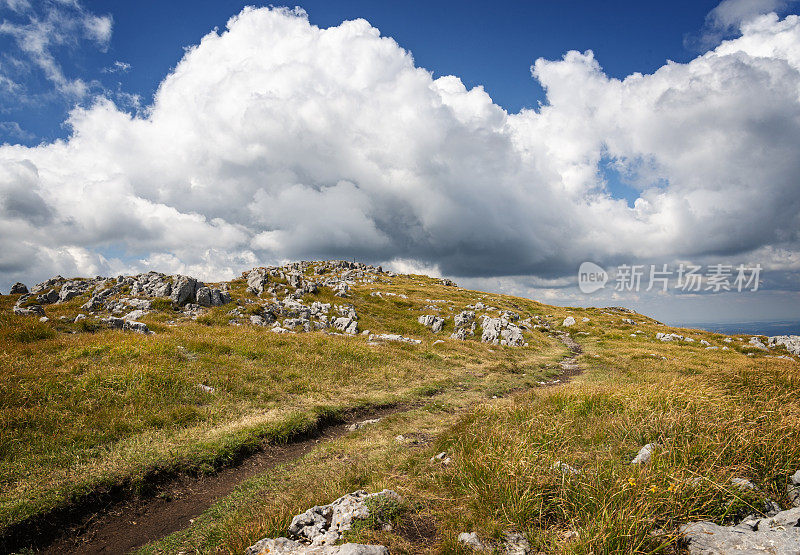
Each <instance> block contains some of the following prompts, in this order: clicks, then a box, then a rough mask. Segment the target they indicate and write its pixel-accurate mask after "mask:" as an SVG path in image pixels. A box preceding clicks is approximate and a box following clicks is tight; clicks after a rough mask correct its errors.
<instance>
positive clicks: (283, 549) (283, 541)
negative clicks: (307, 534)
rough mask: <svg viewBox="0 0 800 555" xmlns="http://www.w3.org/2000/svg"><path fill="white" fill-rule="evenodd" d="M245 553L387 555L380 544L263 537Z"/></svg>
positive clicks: (260, 554) (276, 554)
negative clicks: (331, 543) (323, 542)
mask: <svg viewBox="0 0 800 555" xmlns="http://www.w3.org/2000/svg"><path fill="white" fill-rule="evenodd" d="M244 553H245V555H273V554H274V555H283V554H287V555H288V554H289V553H291V554H293V555H389V550H388V549H387V548H386V547H384V546H382V545H365V544H361V543H346V544H343V545H316V546H310V545H305V544H302V543H300V542H296V541H294V540H290V539H288V538H275V539H272V538H264V539H263V540H261V541H259V542H258V543H256V544H255V545H251V546H250V547H248V548H247V550H246V551H245V552H244Z"/></svg>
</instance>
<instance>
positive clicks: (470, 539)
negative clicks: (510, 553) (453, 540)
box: [458, 532, 491, 552]
mask: <svg viewBox="0 0 800 555" xmlns="http://www.w3.org/2000/svg"><path fill="white" fill-rule="evenodd" d="M458 543H460V544H461V545H465V546H467V547H469V548H471V549H474V550H475V551H483V552H489V551H491V548H489V547H488V546H487V545H486V544H485V543H483V542H482V541H481V540H480V538H479V537H478V534H476V533H475V532H461V533H460V534H459V535H458Z"/></svg>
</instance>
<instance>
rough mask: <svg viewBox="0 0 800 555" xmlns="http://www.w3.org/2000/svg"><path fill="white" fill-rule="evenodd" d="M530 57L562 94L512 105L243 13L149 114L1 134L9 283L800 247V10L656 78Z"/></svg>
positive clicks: (528, 266) (525, 264) (178, 71)
mask: <svg viewBox="0 0 800 555" xmlns="http://www.w3.org/2000/svg"><path fill="white" fill-rule="evenodd" d="M109 29H110V28H109ZM96 35H97V36H98V37H99V38H102V36H103V34H102V33H101V32H98V33H96ZM532 73H533V78H536V79H538V80H539V81H540V82H541V84H542V85H543V87H544V88H545V90H546V93H547V102H546V103H545V104H544V105H543V106H542V107H541V108H540V109H537V110H524V111H522V112H520V113H518V114H509V113H507V112H506V111H505V110H503V109H502V108H501V107H500V106H498V105H496V104H494V102H493V101H492V99H491V98H490V97H489V95H488V94H487V93H486V92H485V91H484V90H483V88H481V87H475V88H472V89H467V88H466V87H465V86H464V84H463V83H462V82H461V80H460V79H459V78H458V77H455V76H446V77H441V78H438V79H434V78H433V77H432V75H431V73H430V72H429V71H427V70H425V69H424V68H420V67H417V66H416V65H415V63H414V59H413V57H412V54H411V53H409V52H407V51H406V50H404V49H403V48H402V47H401V46H400V45H398V44H397V43H396V42H395V41H394V40H392V39H391V38H388V37H383V36H381V35H380V32H379V31H378V29H376V28H374V27H372V26H371V25H370V24H369V23H368V22H367V21H364V20H355V21H346V22H344V23H342V24H341V25H339V26H336V27H330V28H327V29H321V28H318V27H316V26H313V25H311V24H309V22H308V19H307V17H306V16H305V14H304V13H303V12H302V11H290V10H286V9H270V8H262V9H255V8H246V9H244V10H243V11H242V12H241V13H240V14H239V15H237V16H235V17H233V18H232V19H231V20H230V21H229V22H228V25H227V28H226V29H225V30H224V31H222V32H218V31H212V32H210V33H209V34H207V35H206V36H205V37H203V39H202V40H201V41H200V43H199V44H198V45H196V46H194V47H192V48H190V49H188V50H187V52H186V54H185V56H184V57H183V59H182V60H181V61H180V63H179V64H178V65H177V66H176V67H175V69H174V70H173V71H172V72H171V73H170V74H169V75H167V76H166V77H165V79H164V80H163V82H162V83H161V85H160V87H159V89H158V92H157V94H156V96H155V99H154V101H153V103H152V105H151V106H149V107H147V108H145V109H143V110H141V111H139V112H138V113H137V115H135V116H134V115H131V114H129V113H126V112H125V111H124V110H122V109H121V108H120V107H118V106H117V105H115V104H114V103H113V102H112V101H111V100H108V99H105V98H100V99H98V100H97V101H96V102H95V103H94V104H93V105H91V106H89V107H83V108H76V109H75V110H73V112H72V113H71V115H70V118H69V122H68V123H69V125H70V126H71V128H72V133H71V135H70V137H69V138H68V139H65V140H59V141H56V142H54V143H52V144H46V145H41V146H37V147H32V148H29V147H23V146H19V145H5V146H0V253H2V254H0V283H9V282H11V281H12V280H16V279H20V278H26V279H27V280H28V281H31V280H32V279H31V278H33V279H38V278H43V277H46V276H47V275H48V274H53V273H56V272H61V273H65V274H67V273H69V274H74V273H77V274H92V273H97V272H100V273H103V272H107V273H110V272H118V271H123V270H139V269H151V268H153V269H160V270H164V271H187V272H188V271H191V272H193V273H195V274H197V275H199V276H201V277H205V278H214V277H220V278H222V277H231V276H232V275H234V274H235V273H237V272H239V271H241V270H242V269H245V268H247V267H252V266H253V265H255V264H257V263H269V262H272V261H278V260H284V259H297V258H322V257H325V258H328V257H343V258H352V257H356V258H359V259H363V260H370V261H374V262H387V261H395V265H396V266H397V267H401V266H402V267H409V268H410V267H422V268H436V270H437V272H441V273H442V274H443V275H450V276H475V277H481V276H482V277H491V276H496V277H497V276H499V277H502V276H520V275H533V276H538V278H537V280H538V281H536V280H534V282H536V283H542V284H552V283H558V279H559V278H563V277H564V276H567V275H572V273H573V271H574V270H575V269H576V268H577V266H578V264H579V263H580V262H581V261H583V260H586V259H591V260H594V261H596V262H599V263H607V264H609V263H618V262H619V261H625V262H628V263H630V262H631V261H633V260H637V259H640V260H644V259H659V260H661V261H664V262H668V261H670V260H676V259H689V258H698V259H699V258H709V257H710V258H713V257H719V256H738V257H747V256H750V255H752V254H753V253H758V252H764V249H772V250H773V251H774V252H780V253H785V256H783V257H776V260H796V257H797V253H798V250H799V249H798V246H799V242H798V230H800V225H798V224H800V221H798V214H799V213H800V211H799V210H798V209H800V187H798V185H799V183H798V177H797V176H798V175H800V156H798V154H799V153H798V145H800V18H798V17H797V16H788V17H786V18H785V19H780V18H778V16H776V15H774V14H772V15H764V16H760V17H756V18H755V19H751V20H749V22H748V23H745V24H743V26H742V28H741V36H739V37H737V38H735V39H732V40H729V41H726V42H723V43H722V44H720V45H719V46H717V47H716V48H715V49H714V50H711V51H709V52H707V53H705V54H703V55H701V56H699V57H697V58H696V59H694V60H692V61H691V62H689V63H687V64H677V63H673V62H668V63H666V64H665V65H664V66H663V67H661V68H659V69H658V70H657V71H655V72H654V73H653V74H650V75H642V74H633V75H630V76H628V77H626V78H625V79H622V80H620V79H614V78H611V77H609V76H607V75H606V74H605V73H604V72H603V70H602V67H601V65H600V62H599V61H598V60H596V59H595V57H594V55H593V53H592V52H591V51H587V52H574V51H573V52H568V53H567V54H565V55H564V57H563V58H562V59H560V60H544V59H540V60H537V61H536V62H535V64H534V66H533V68H532ZM609 161H610V163H613V164H614V166H615V167H617V168H620V169H621V170H622V171H624V173H625V174H626V175H628V176H629V177H630V179H631V184H632V186H633V187H634V188H635V189H636V190H637V191H638V192H639V196H640V198H639V199H638V200H637V201H636V202H635V204H634V207H633V208H630V207H629V206H628V204H627V203H626V202H625V201H624V200H619V199H615V198H613V197H612V196H611V195H610V193H609V192H608V190H607V189H606V185H605V182H604V178H603V176H602V172H601V169H600V168H601V165H602V164H604V163H606V164H607V163H609ZM112 253H113V254H112ZM783 267H784V268H786V267H788V263H787V265H784V266H783ZM542 280H544V281H542ZM548 280H549V281H548ZM553 280H556V281H553ZM532 283H533V282H532Z"/></svg>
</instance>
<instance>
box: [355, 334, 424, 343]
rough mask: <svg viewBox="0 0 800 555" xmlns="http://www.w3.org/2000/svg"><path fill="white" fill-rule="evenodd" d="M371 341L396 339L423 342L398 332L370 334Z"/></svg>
mask: <svg viewBox="0 0 800 555" xmlns="http://www.w3.org/2000/svg"><path fill="white" fill-rule="evenodd" d="M368 340H369V341H394V342H399V343H414V344H417V345H418V344H420V343H422V340H421V339H412V338H410V337H403V336H402V335H399V334H396V333H380V334H370V335H369V336H368Z"/></svg>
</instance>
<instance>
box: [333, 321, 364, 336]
mask: <svg viewBox="0 0 800 555" xmlns="http://www.w3.org/2000/svg"><path fill="white" fill-rule="evenodd" d="M333 327H334V328H336V329H337V330H339V331H343V332H344V333H349V334H351V335H355V334H357V333H358V322H357V321H356V320H354V319H353V318H352V317H350V316H342V317H340V318H336V319H335V320H334V321H333Z"/></svg>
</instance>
